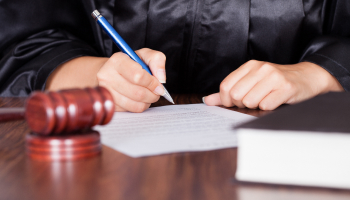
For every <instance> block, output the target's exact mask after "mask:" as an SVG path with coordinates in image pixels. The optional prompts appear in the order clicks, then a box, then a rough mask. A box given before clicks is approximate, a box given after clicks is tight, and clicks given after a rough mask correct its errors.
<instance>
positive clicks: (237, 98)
mask: <svg viewBox="0 0 350 200" xmlns="http://www.w3.org/2000/svg"><path fill="white" fill-rule="evenodd" d="M271 71H272V70H265V69H264V67H261V68H260V69H258V70H251V71H249V72H248V73H247V74H246V75H245V76H243V77H242V78H241V79H240V80H239V81H237V82H236V84H235V85H234V86H233V87H232V88H231V91H230V96H231V98H232V102H233V103H234V104H236V105H242V106H243V107H245V103H243V102H242V100H243V98H245V96H246V95H247V94H248V93H249V92H250V91H251V90H252V89H254V88H255V86H256V85H257V84H258V83H259V82H260V81H262V80H267V82H270V83H271V80H272V79H269V78H266V77H269V74H270V73H271ZM264 85H265V86H266V81H265V82H264ZM269 86H270V87H271V86H273V85H271V84H270V85H269ZM260 89H264V91H265V90H266V89H267V88H260ZM242 106H241V107H242Z"/></svg>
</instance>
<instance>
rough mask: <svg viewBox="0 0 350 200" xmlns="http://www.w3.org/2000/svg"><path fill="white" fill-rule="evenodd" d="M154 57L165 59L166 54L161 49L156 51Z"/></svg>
mask: <svg viewBox="0 0 350 200" xmlns="http://www.w3.org/2000/svg"><path fill="white" fill-rule="evenodd" d="M153 58H154V59H156V60H165V59H166V56H165V54H164V53H162V52H160V51H156V52H155V53H154V55H153Z"/></svg>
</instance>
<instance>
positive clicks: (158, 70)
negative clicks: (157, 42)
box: [136, 48, 166, 83]
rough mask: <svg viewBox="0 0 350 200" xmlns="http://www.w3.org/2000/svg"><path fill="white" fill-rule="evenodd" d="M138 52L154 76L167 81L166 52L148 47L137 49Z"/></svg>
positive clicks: (160, 80) (161, 80)
mask: <svg viewBox="0 0 350 200" xmlns="http://www.w3.org/2000/svg"><path fill="white" fill-rule="evenodd" d="M136 53H137V55H139V57H140V58H141V59H142V60H143V61H144V62H145V63H146V65H147V66H149V68H150V70H151V72H152V74H153V76H155V77H156V78H157V79H158V80H159V82H161V83H165V82H166V75H165V62H166V57H165V55H164V53H162V52H160V51H155V50H152V49H148V48H143V49H140V50H137V51H136Z"/></svg>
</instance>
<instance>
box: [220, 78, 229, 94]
mask: <svg viewBox="0 0 350 200" xmlns="http://www.w3.org/2000/svg"><path fill="white" fill-rule="evenodd" d="M230 89H231V88H230V85H229V84H228V83H227V82H226V81H222V82H221V84H220V91H221V92H223V93H226V94H227V93H229V92H230Z"/></svg>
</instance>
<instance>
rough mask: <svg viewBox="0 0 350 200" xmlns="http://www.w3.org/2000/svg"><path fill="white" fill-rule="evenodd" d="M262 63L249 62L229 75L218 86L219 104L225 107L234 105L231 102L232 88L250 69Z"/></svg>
mask: <svg viewBox="0 0 350 200" xmlns="http://www.w3.org/2000/svg"><path fill="white" fill-rule="evenodd" d="M262 63H263V62H261V61H255V60H251V61H248V62H246V63H245V64H243V65H242V66H241V67H239V68H238V69H236V70H235V71H233V72H232V73H231V74H229V75H228V76H227V77H226V78H225V79H224V80H223V81H222V82H221V84H220V98H221V102H222V104H223V105H224V106H226V107H232V106H233V105H235V104H234V103H233V101H232V97H231V95H230V91H231V89H232V87H233V86H234V85H235V84H236V83H237V82H238V81H239V80H240V79H241V78H243V77H244V76H245V75H246V74H248V73H249V72H250V71H251V70H252V69H254V68H256V67H258V66H261V65H262Z"/></svg>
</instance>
